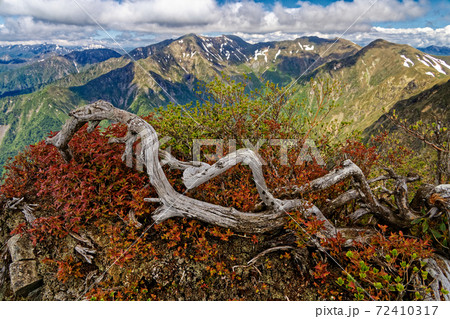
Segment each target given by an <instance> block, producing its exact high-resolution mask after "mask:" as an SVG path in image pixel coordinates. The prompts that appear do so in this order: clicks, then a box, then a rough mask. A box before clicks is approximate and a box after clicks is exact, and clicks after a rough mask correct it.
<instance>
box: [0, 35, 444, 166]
mask: <svg viewBox="0 0 450 319" xmlns="http://www.w3.org/2000/svg"><path fill="white" fill-rule="evenodd" d="M2 50H3V51H0V53H1V54H2V56H3V58H2V61H3V62H4V63H3V64H2V65H0V165H1V166H3V165H4V163H5V162H6V160H7V158H8V157H11V156H13V155H14V154H16V153H17V152H18V151H20V150H21V149H23V148H24V147H25V146H26V145H29V144H33V143H36V142H37V141H39V140H42V139H43V138H45V136H47V135H48V133H49V132H50V131H56V130H59V129H60V128H61V125H62V123H64V121H65V120H66V119H67V113H68V112H69V111H70V110H72V109H73V108H75V107H77V106H79V105H83V104H86V103H90V102H93V101H96V100H98V99H103V100H106V101H109V102H111V103H112V104H113V105H114V106H116V107H119V108H122V109H127V110H130V111H132V112H134V113H136V114H139V115H141V114H146V113H148V112H149V111H151V110H152V109H153V108H155V107H158V106H164V105H167V104H168V103H170V102H175V103H180V104H185V103H188V102H191V101H195V100H196V99H198V97H197V96H196V94H195V92H194V91H195V90H196V89H197V87H198V85H199V84H202V83H207V82H208V81H210V80H211V79H213V78H214V77H216V76H221V74H225V75H227V76H229V77H231V78H232V79H235V80H238V81H239V80H242V79H243V75H244V74H246V75H249V76H250V80H249V86H250V88H258V87H259V86H260V85H261V81H271V82H274V83H276V84H279V85H281V86H287V85H291V84H294V89H295V90H297V91H298V92H300V93H299V94H301V92H302V90H304V91H305V90H307V85H305V84H306V83H307V80H309V79H310V78H311V77H322V78H323V77H331V78H333V79H338V80H340V81H342V82H343V83H344V84H346V87H345V90H344V94H343V97H342V101H341V102H342V106H341V107H340V108H337V109H335V110H334V111H333V113H332V114H330V117H331V118H333V119H336V120H338V121H344V120H345V121H349V120H350V121H353V125H352V126H351V127H350V128H351V129H355V128H356V129H360V130H364V129H366V128H367V127H369V126H370V125H372V124H373V123H375V122H376V121H377V120H378V119H379V118H380V117H381V116H382V115H383V114H384V113H385V112H388V111H389V110H390V109H391V108H392V107H394V105H395V104H396V103H397V102H398V101H400V100H407V99H408V98H411V97H413V96H415V95H417V94H420V93H421V92H423V91H425V90H427V89H430V88H431V87H433V86H435V85H441V84H443V83H445V82H447V81H448V80H449V79H450V77H449V74H450V66H449V65H448V64H447V63H450V62H449V61H448V59H447V58H446V57H439V58H438V57H435V56H432V55H430V54H427V53H424V52H421V51H419V50H416V49H414V48H412V47H409V46H407V45H398V44H394V43H389V42H386V41H383V40H377V41H375V42H373V43H371V44H369V45H368V46H366V47H364V48H361V47H360V46H358V45H356V44H354V43H352V42H350V41H347V40H343V39H339V40H336V41H335V40H326V39H321V38H317V37H302V38H299V39H296V40H292V41H279V42H263V43H256V44H251V43H247V42H245V41H244V40H242V39H240V38H238V37H236V36H220V37H203V36H197V35H194V34H189V35H186V36H183V37H181V38H178V39H174V40H166V41H163V42H160V43H157V44H152V45H149V46H147V47H142V48H136V49H134V50H132V51H130V52H129V53H128V54H125V55H120V54H118V53H117V52H116V51H113V50H110V49H88V50H82V51H71V52H66V51H62V52H60V54H48V55H45V54H44V55H43V56H39V57H40V59H38V60H37V59H36V56H37V55H36V54H35V55H34V56H33V55H32V54H31V53H29V54H28V55H26V59H25V58H22V59H23V61H22V62H21V63H16V64H15V66H14V67H11V65H12V64H14V63H13V62H9V64H8V67H6V66H5V65H7V63H6V61H12V60H14V59H21V57H20V56H19V55H18V54H13V52H16V51H12V53H10V54H8V53H7V52H5V51H7V50H6V49H5V48H4V47H2ZM14 50H18V49H17V48H14ZM22 50H25V49H23V48H22ZM25 51H26V50H25ZM33 57H34V58H33ZM2 67H3V68H2ZM298 80H299V81H298ZM447 92H448V91H447ZM447 94H448V93H447ZM447 109H448V108H447ZM447 109H445V110H444V112H446V113H448V112H449V111H448V110H447ZM411 114H412V113H411ZM414 114H415V115H414V117H416V116H418V115H417V114H416V113H414ZM424 114H425V115H426V112H425V113H423V112H420V116H422V115H424Z"/></svg>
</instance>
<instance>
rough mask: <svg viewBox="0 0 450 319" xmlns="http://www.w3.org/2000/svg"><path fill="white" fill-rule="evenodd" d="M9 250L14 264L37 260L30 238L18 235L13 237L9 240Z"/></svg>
mask: <svg viewBox="0 0 450 319" xmlns="http://www.w3.org/2000/svg"><path fill="white" fill-rule="evenodd" d="M8 249H9V253H10V255H11V259H12V261H13V262H16V261H21V260H29V259H35V258H36V256H35V255H34V253H33V245H32V244H31V241H30V239H29V238H28V236H24V235H19V234H18V235H15V236H13V237H11V238H10V239H9V240H8Z"/></svg>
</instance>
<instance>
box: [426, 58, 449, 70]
mask: <svg viewBox="0 0 450 319" xmlns="http://www.w3.org/2000/svg"><path fill="white" fill-rule="evenodd" d="M424 59H426V60H427V61H428V62H430V64H431V65H432V67H433V68H435V69H436V71H438V72H439V73H442V74H445V75H446V74H447V73H446V72H445V71H444V69H443V68H442V67H446V68H447V69H450V66H449V65H448V64H447V63H445V61H443V60H441V59H438V58H435V57H432V56H431V55H428V54H426V55H425V57H424Z"/></svg>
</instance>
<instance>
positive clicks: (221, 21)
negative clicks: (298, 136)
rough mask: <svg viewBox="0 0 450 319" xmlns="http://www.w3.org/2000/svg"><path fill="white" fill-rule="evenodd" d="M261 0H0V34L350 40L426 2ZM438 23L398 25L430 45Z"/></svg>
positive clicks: (419, 12)
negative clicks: (289, 1)
mask: <svg viewBox="0 0 450 319" xmlns="http://www.w3.org/2000/svg"><path fill="white" fill-rule="evenodd" d="M267 2H268V1H266V3H263V2H256V1H254V0H246V1H234V0H232V1H222V2H218V1H216V0H189V1H186V0H171V1H167V0H147V1H144V0H121V1H118V0H0V16H1V17H3V22H1V19H0V41H2V42H5V41H27V40H31V41H48V42H55V41H63V42H64V41H68V42H70V41H73V42H77V41H86V40H87V39H96V40H100V39H102V38H104V37H105V34H104V32H102V30H101V27H102V28H105V29H106V30H108V31H109V32H110V34H112V35H113V36H114V37H117V39H118V40H120V39H128V41H130V40H131V39H133V40H134V41H139V40H142V41H148V40H149V39H154V40H158V36H160V37H166V36H167V35H181V34H185V33H190V32H194V33H203V34H212V33H240V35H241V36H243V37H244V38H246V39H251V38H252V37H254V36H258V35H265V36H270V34H272V35H274V34H277V35H285V36H286V37H292V36H294V35H304V34H313V33H316V34H321V35H322V36H327V37H331V36H335V35H340V34H342V33H343V32H346V36H344V37H346V38H349V39H352V40H358V37H359V38H362V39H365V38H372V37H374V36H377V37H384V36H385V35H387V36H386V37H387V38H388V37H389V36H392V37H399V34H401V33H395V32H393V31H392V30H389V29H387V28H381V27H374V25H375V24H376V23H383V22H397V21H407V20H410V19H416V18H419V17H421V16H423V15H425V13H426V12H427V10H428V9H429V6H430V3H429V2H428V1H427V0H418V1H413V0H403V1H398V0H354V1H352V2H346V1H336V2H330V3H329V4H328V5H326V6H323V5H319V4H313V3H310V2H304V1H299V2H298V3H297V4H296V6H294V7H287V6H284V5H283V4H282V3H281V2H271V3H270V5H268V4H267ZM100 26H101V27H100ZM429 29H431V28H429ZM441 29H442V30H439V31H438V30H437V29H431V31H430V30H425V31H420V30H414V29H410V30H409V29H405V30H406V31H404V33H403V34H408V35H414V34H415V32H417V34H420V35H422V34H426V35H427V37H431V38H428V40H429V42H433V43H432V44H441V45H450V43H445V42H448V41H449V40H448V39H449V30H448V28H441ZM442 34H444V36H442ZM130 36H131V38H130ZM105 40H106V41H107V39H105ZM409 40H411V39H409ZM91 41H94V40H91Z"/></svg>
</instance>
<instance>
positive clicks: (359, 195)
mask: <svg viewBox="0 0 450 319" xmlns="http://www.w3.org/2000/svg"><path fill="white" fill-rule="evenodd" d="M70 116H71V118H70V119H69V120H68V121H67V123H66V124H65V125H64V126H63V128H62V130H61V131H60V132H59V133H58V134H57V135H56V136H54V137H52V138H49V139H47V143H48V144H53V145H54V146H55V147H57V148H58V150H59V151H60V153H61V155H62V156H63V158H64V159H65V160H66V161H70V160H71V159H72V151H71V150H70V148H69V146H68V143H69V141H70V140H71V139H72V137H73V136H74V134H75V133H76V132H77V131H78V130H79V129H80V128H81V127H82V126H83V125H84V124H86V123H89V128H88V132H91V131H92V130H93V129H95V127H96V126H97V125H98V124H99V123H100V121H102V120H111V121H113V122H119V123H123V124H125V125H127V127H128V131H127V134H126V136H125V137H123V138H112V139H110V142H111V143H125V145H126V147H125V152H124V156H123V159H127V165H128V166H131V165H132V161H130V159H132V158H133V156H132V155H133V144H134V142H135V141H136V140H137V138H138V137H140V138H141V154H140V155H139V157H140V160H141V161H142V163H144V165H145V166H146V169H147V174H148V176H149V180H150V184H151V185H152V186H153V187H154V189H155V190H156V192H157V194H158V198H152V199H146V200H147V201H149V202H157V203H160V207H159V208H157V209H156V210H155V211H154V212H153V215H152V218H153V219H154V221H155V222H156V223H160V222H162V221H164V220H166V219H169V218H171V217H176V216H179V217H188V218H194V219H198V220H201V221H204V222H206V223H209V224H212V225H216V226H221V227H226V228H231V229H233V230H234V231H237V232H245V233H263V232H269V231H272V230H275V229H278V228H280V227H282V226H283V225H284V224H285V223H286V221H287V218H286V216H287V214H286V213H287V212H289V211H291V210H294V209H299V210H301V211H302V212H303V214H304V216H305V217H309V216H315V217H316V218H317V219H319V220H321V221H323V222H324V227H323V230H322V231H321V233H320V234H319V237H322V238H331V237H335V236H336V235H337V234H338V232H340V233H341V234H342V235H343V236H344V238H347V244H348V245H351V243H352V242H353V240H364V235H361V232H360V231H355V229H338V228H336V227H335V226H334V225H333V224H332V223H331V222H330V221H329V220H328V219H327V218H326V217H325V216H324V214H323V213H322V212H321V211H320V210H319V209H318V208H317V207H316V206H314V205H312V204H311V203H308V202H305V201H304V200H301V199H293V200H281V199H277V198H275V197H274V196H273V195H272V193H271V192H270V191H269V189H268V188H267V185H266V182H265V180H264V176H263V172H262V164H261V162H260V160H259V159H258V156H257V155H256V154H255V153H254V152H253V151H252V150H249V149H240V150H237V151H236V152H233V153H231V154H229V155H227V156H225V157H223V158H221V159H220V160H218V161H217V162H216V163H215V164H214V165H208V164H206V163H196V162H181V161H178V160H177V159H175V158H174V157H173V156H171V155H170V154H169V153H167V152H164V151H160V150H159V142H158V136H157V133H156V131H155V130H154V129H153V127H152V126H151V125H150V124H148V123H147V122H146V121H144V120H143V119H141V118H140V117H138V116H137V115H134V114H131V113H129V112H127V111H124V110H121V109H117V108H115V107H113V106H112V105H111V104H110V103H108V102H105V101H98V102H95V103H92V104H89V105H86V106H84V107H81V108H78V109H76V110H74V111H72V112H71V113H70ZM160 158H161V160H160ZM242 162H243V163H246V164H248V165H249V167H250V169H251V170H252V172H253V179H254V181H255V184H256V188H257V190H258V193H259V196H260V198H261V200H262V202H263V203H264V206H265V209H264V210H263V211H261V212H258V213H245V212H240V211H238V210H236V209H234V208H232V207H223V206H219V205H214V204H211V203H208V202H204V201H200V200H196V199H193V198H190V197H188V196H185V195H183V194H180V193H178V192H177V191H175V189H174V188H173V187H172V186H171V184H170V183H169V181H168V179H167V177H166V175H165V173H164V171H163V169H162V165H166V164H168V165H170V166H171V167H172V168H175V169H180V170H183V171H184V173H183V181H184V183H185V185H186V187H187V188H188V189H192V188H195V187H197V186H199V185H201V184H203V183H205V182H207V181H208V180H210V179H212V178H214V177H216V176H218V175H220V174H222V173H223V172H225V171H226V170H228V169H229V168H231V167H232V166H234V165H236V164H238V163H242ZM386 171H387V173H388V174H387V175H385V176H381V177H379V178H376V179H374V180H367V179H366V178H365V176H364V174H363V172H362V171H361V169H360V168H359V167H358V166H357V165H355V164H354V163H353V162H352V161H350V160H347V161H344V163H343V165H342V168H340V169H337V170H334V171H332V172H330V173H329V174H327V175H325V176H323V177H320V178H318V179H316V180H313V181H311V182H310V183H309V184H307V185H304V186H302V187H297V186H296V187H294V188H292V189H287V188H286V189H285V190H286V192H287V193H289V194H290V196H292V195H295V194H301V193H305V192H309V191H320V190H324V189H326V188H328V187H331V186H332V185H335V184H336V183H339V182H341V181H343V180H345V179H348V178H353V180H354V183H353V184H354V189H352V190H350V191H348V192H346V193H344V194H342V195H341V196H339V197H338V198H336V199H334V200H332V201H330V203H329V207H328V211H330V210H332V209H336V208H338V207H340V206H342V205H344V204H346V203H348V202H349V201H353V200H358V201H359V202H360V203H361V208H360V209H359V210H357V211H356V212H355V213H354V214H352V216H351V217H352V218H353V219H357V218H359V217H361V216H363V215H365V214H369V213H370V214H372V215H373V216H375V217H376V218H378V219H379V220H381V221H383V222H385V223H388V224H390V225H393V226H395V227H397V228H408V227H411V221H412V220H413V219H415V218H418V217H419V214H418V213H417V212H416V209H418V207H419V206H423V205H428V206H432V207H434V208H432V209H434V210H435V211H434V215H433V216H435V215H437V213H438V212H437V211H439V212H441V213H442V212H445V213H447V214H448V213H449V204H448V203H449V201H447V199H449V198H450V185H440V186H438V187H436V188H429V189H428V191H423V192H418V193H417V195H416V198H414V199H413V201H412V205H410V203H409V202H408V198H407V183H408V182H412V181H415V180H417V179H418V177H402V176H398V175H396V174H395V173H394V172H393V171H392V170H389V169H386ZM386 179H392V180H394V181H395V189H394V190H393V191H388V190H385V191H386V192H388V193H389V194H390V195H393V196H394V198H395V201H394V203H386V200H385V202H383V201H382V200H380V199H379V198H377V197H376V196H375V195H374V193H373V191H372V189H371V188H370V184H371V183H374V182H376V181H380V180H386ZM436 193H437V194H439V196H440V197H439V200H436V198H435V199H434V201H432V202H431V201H430V198H431V197H432V196H433V195H432V194H436ZM417 196H422V198H418V197H417ZM413 208H414V209H413ZM430 210H431V209H430ZM436 210H437V211H436ZM366 234H367V235H369V234H370V231H368V232H367V233H366ZM316 243H317V242H316ZM318 245H319V246H320V244H318ZM282 247H283V249H286V247H287V246H282ZM271 249H272V250H273V248H271ZM439 265H445V266H446V268H445V269H443V268H439ZM448 265H449V262H448V261H447V260H445V259H444V258H442V257H436V258H435V259H432V261H431V262H430V267H431V268H430V270H431V271H430V274H431V275H433V276H435V277H434V278H435V279H436V283H437V286H436V284H435V286H434V287H433V289H434V291H437V290H436V289H437V288H436V287H439V285H440V286H441V287H443V288H445V289H446V290H449V291H450V281H449V280H448V278H449V277H450V273H449V272H448V270H449V269H448ZM435 298H436V299H438V298H439V294H438V295H436V294H435Z"/></svg>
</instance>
